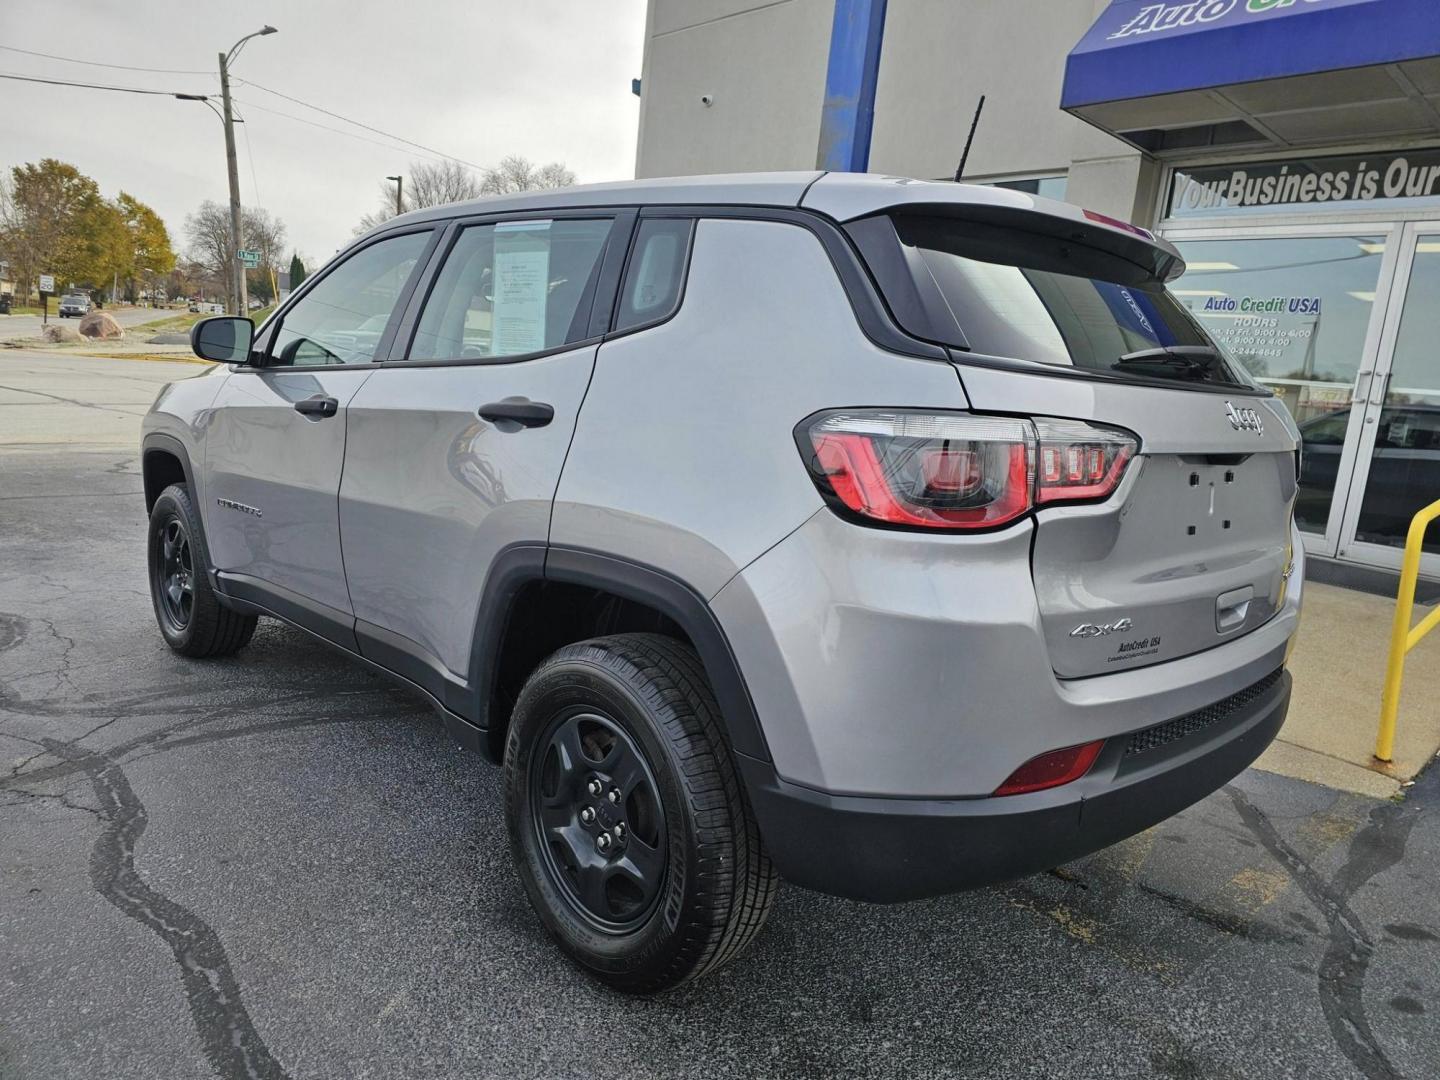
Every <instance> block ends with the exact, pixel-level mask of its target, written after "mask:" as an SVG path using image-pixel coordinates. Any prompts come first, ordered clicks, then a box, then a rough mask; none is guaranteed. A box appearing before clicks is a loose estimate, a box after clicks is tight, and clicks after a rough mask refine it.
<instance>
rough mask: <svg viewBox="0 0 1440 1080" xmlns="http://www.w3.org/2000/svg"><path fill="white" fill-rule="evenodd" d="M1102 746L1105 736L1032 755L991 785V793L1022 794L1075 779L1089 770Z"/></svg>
mask: <svg viewBox="0 0 1440 1080" xmlns="http://www.w3.org/2000/svg"><path fill="white" fill-rule="evenodd" d="M1104 746H1105V740H1104V739H1100V740H1098V741H1097V742H1088V743H1082V744H1081V745H1080V746H1067V747H1066V748H1065V749H1064V750H1051V751H1050V752H1049V753H1046V754H1041V755H1040V756H1039V757H1033V758H1031V759H1030V760H1029V761H1027V762H1026V763H1025V764H1024V765H1021V766H1020V768H1018V769H1016V770H1015V771H1014V772H1013V773H1011V774H1010V778H1009V779H1008V780H1006V781H1005V782H1004V783H1003V784H1001V785H1000V786H999V787H998V788H996V789H995V794H996V795H1024V794H1025V793H1026V792H1030V791H1044V790H1045V789H1046V788H1053V787H1059V786H1060V785H1062V784H1069V783H1072V782H1073V781H1076V780H1079V779H1080V777H1082V776H1084V775H1085V774H1086V773H1087V772H1089V771H1090V766H1091V765H1094V764H1095V759H1096V758H1097V757H1099V756H1100V751H1101V750H1102V749H1103V748H1104Z"/></svg>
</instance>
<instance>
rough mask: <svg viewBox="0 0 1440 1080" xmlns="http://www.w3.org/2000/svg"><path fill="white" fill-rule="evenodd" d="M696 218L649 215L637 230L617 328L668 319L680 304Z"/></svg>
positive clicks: (627, 270) (621, 297) (621, 298)
mask: <svg viewBox="0 0 1440 1080" xmlns="http://www.w3.org/2000/svg"><path fill="white" fill-rule="evenodd" d="M694 227H695V223H694V222H693V221H689V220H685V219H679V218H647V219H646V220H644V221H642V222H640V228H639V229H638V230H637V231H636V233H635V248H634V250H633V251H631V252H630V265H629V267H628V268H627V269H626V271H625V284H624V286H622V287H621V289H620V303H619V306H618V308H617V309H616V312H615V329H616V330H630V329H633V328H634V327H637V326H644V325H645V324H646V323H654V322H659V321H660V320H662V319H665V318H668V317H669V316H670V314H671V313H672V312H673V311H674V310H675V308H676V306H677V305H678V304H679V303H680V288H681V286H682V285H683V284H684V282H685V260H686V256H687V255H688V254H689V252H690V234H691V232H692V230H693V229H694Z"/></svg>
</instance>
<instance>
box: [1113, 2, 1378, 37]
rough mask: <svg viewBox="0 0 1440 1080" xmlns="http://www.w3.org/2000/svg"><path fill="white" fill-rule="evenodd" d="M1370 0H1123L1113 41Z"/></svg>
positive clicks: (1117, 8)
mask: <svg viewBox="0 0 1440 1080" xmlns="http://www.w3.org/2000/svg"><path fill="white" fill-rule="evenodd" d="M1368 2H1369V0H1180V2H1178V3H1176V2H1174V0H1171V2H1170V3H1144V2H1139V0H1137V2H1134V3H1125V2H1123V0H1121V2H1118V3H1115V4H1113V5H1111V7H1110V9H1109V10H1108V11H1107V12H1106V13H1105V15H1104V19H1107V20H1110V22H1111V25H1110V26H1109V27H1107V29H1109V33H1107V34H1106V35H1105V37H1106V39H1107V40H1109V41H1124V40H1126V39H1129V38H1136V37H1143V36H1147V35H1150V34H1170V33H1183V32H1184V31H1186V30H1191V29H1205V28H1206V27H1208V26H1215V25H1224V24H1226V23H1236V22H1242V21H1245V20H1250V19H1257V18H1273V17H1274V16H1277V15H1300V14H1303V13H1305V12H1307V11H1314V10H1316V9H1317V8H1320V7H1346V6H1348V5H1350V4H1363V3H1368Z"/></svg>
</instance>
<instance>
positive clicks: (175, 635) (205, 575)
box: [148, 484, 257, 656]
mask: <svg viewBox="0 0 1440 1080" xmlns="http://www.w3.org/2000/svg"><path fill="white" fill-rule="evenodd" d="M148 554H149V564H150V599H151V602H152V603H153V604H154V607H155V620H156V622H158V623H159V624H160V633H161V634H162V635H164V637H165V641H166V643H167V644H168V645H169V646H170V647H171V648H172V649H174V650H175V651H176V652H178V653H181V654H182V655H184V656H228V655H229V654H230V653H233V652H235V651H236V650H238V649H240V648H242V647H244V646H245V645H246V644H247V643H248V642H249V640H250V637H251V635H252V634H254V633H255V623H256V621H257V620H256V617H255V616H254V615H241V614H239V613H238V612H234V611H231V610H230V609H229V608H226V607H222V606H221V605H220V601H219V599H218V598H217V597H216V596H215V591H214V590H213V589H212V588H211V587H210V562H209V559H208V557H207V556H206V554H205V547H204V544H203V543H202V542H201V540H200V528H199V523H198V519H197V517H196V514H195V507H194V505H193V504H192V503H191V501H190V492H189V490H188V489H187V488H186V487H185V485H184V484H171V485H170V486H169V487H167V488H166V489H165V490H164V491H162V492H161V493H160V497H159V498H158V499H156V500H155V507H154V509H153V510H151V512H150V540H149V548H148Z"/></svg>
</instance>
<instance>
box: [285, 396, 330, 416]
mask: <svg viewBox="0 0 1440 1080" xmlns="http://www.w3.org/2000/svg"><path fill="white" fill-rule="evenodd" d="M295 411H296V412H298V413H303V414H304V415H306V416H312V417H315V418H316V419H324V418H325V417H327V416H334V415H335V414H336V413H337V412H339V411H340V402H338V401H336V400H335V399H334V398H333V397H323V396H322V395H320V394H316V395H315V396H314V397H308V398H304V399H303V400H301V401H297V402H295Z"/></svg>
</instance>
